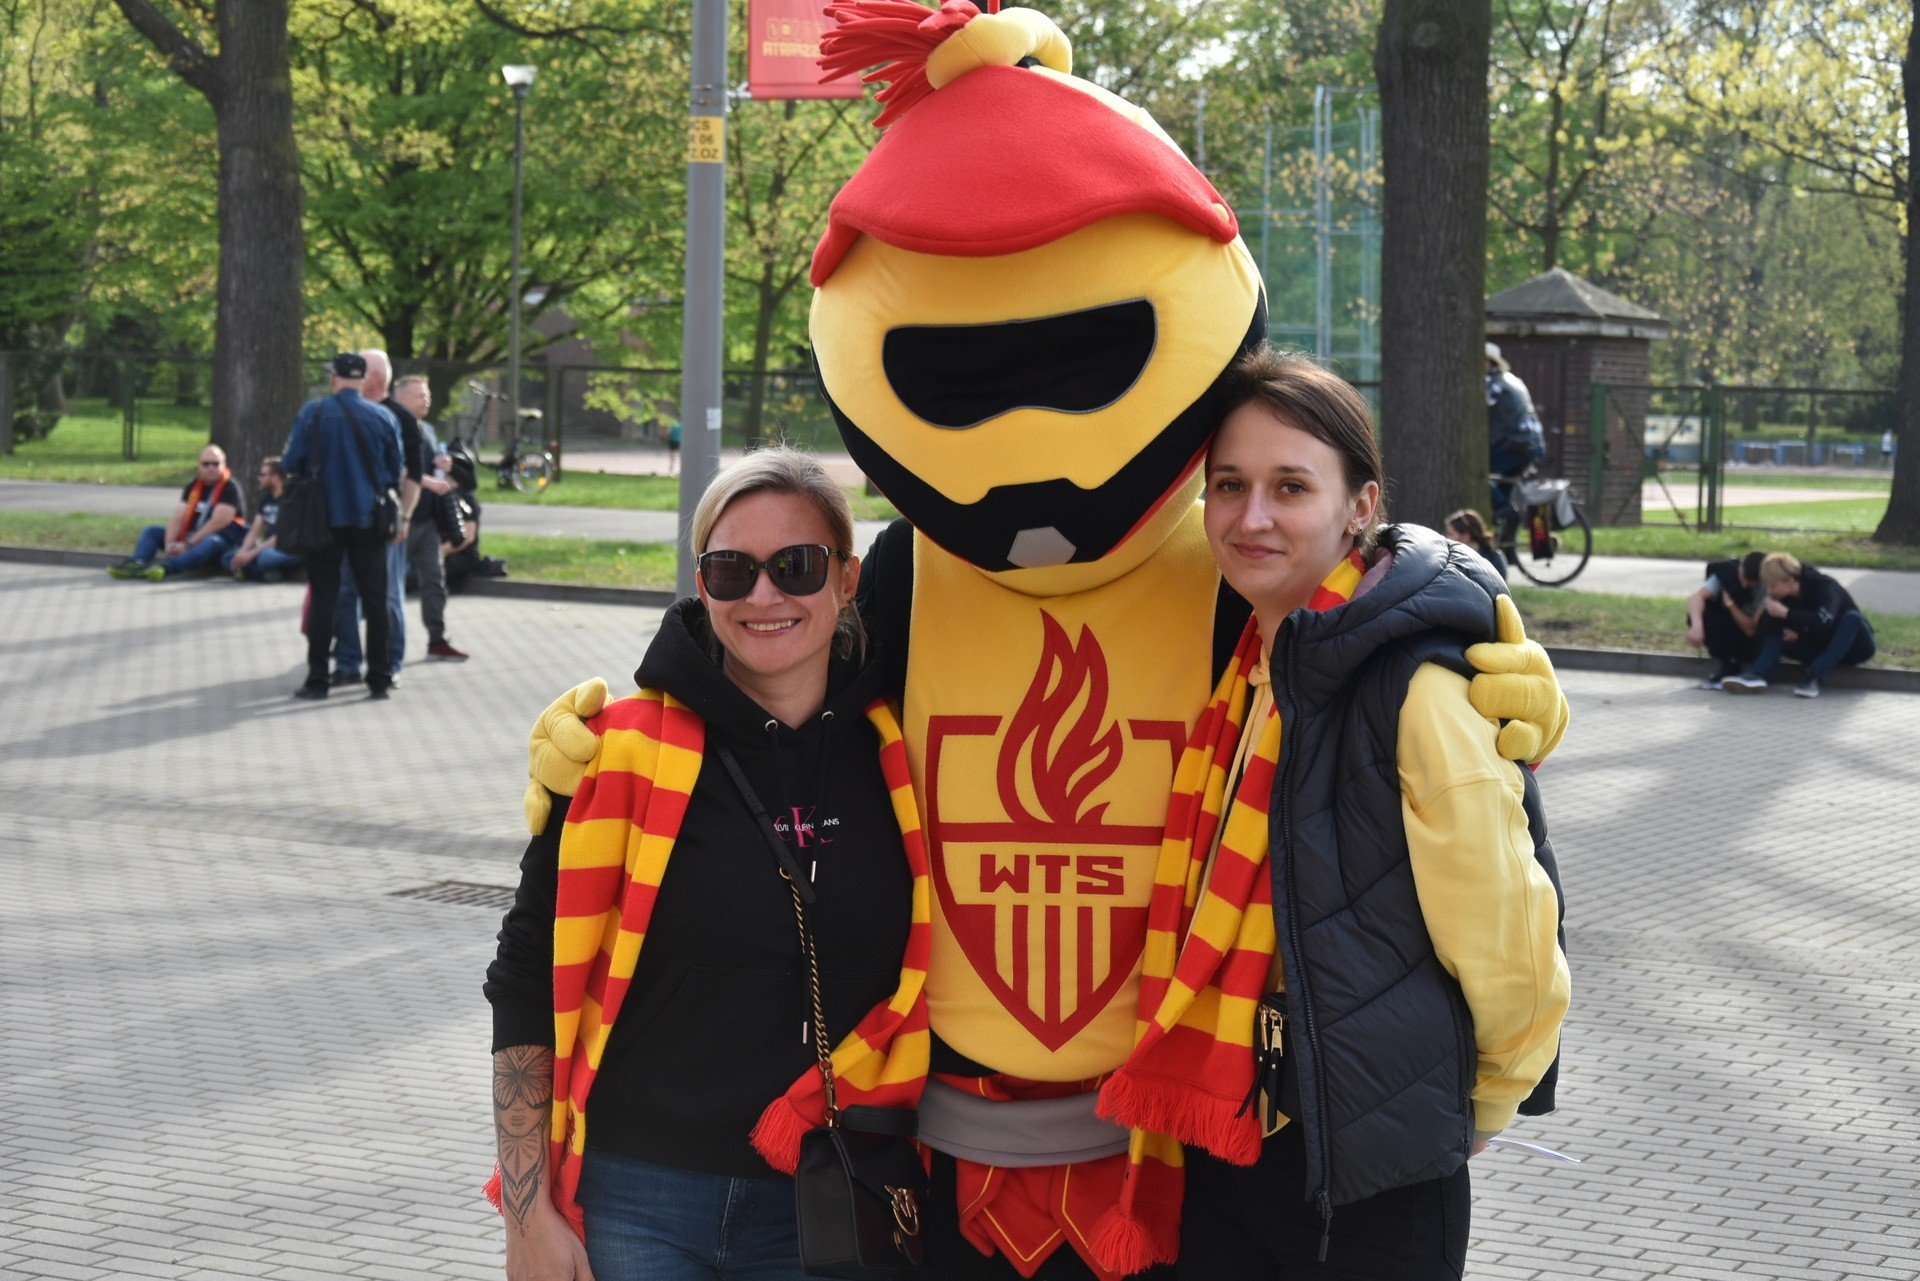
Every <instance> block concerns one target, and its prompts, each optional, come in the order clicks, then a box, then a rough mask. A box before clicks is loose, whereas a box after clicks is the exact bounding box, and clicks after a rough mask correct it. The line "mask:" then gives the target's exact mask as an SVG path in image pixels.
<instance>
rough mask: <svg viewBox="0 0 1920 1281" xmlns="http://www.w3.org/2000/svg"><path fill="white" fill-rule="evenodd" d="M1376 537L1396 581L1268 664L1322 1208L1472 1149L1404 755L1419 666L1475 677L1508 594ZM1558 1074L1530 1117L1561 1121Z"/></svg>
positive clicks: (1413, 534) (1307, 616)
mask: <svg viewBox="0 0 1920 1281" xmlns="http://www.w3.org/2000/svg"><path fill="white" fill-rule="evenodd" d="M1381 542H1382V545H1383V546H1384V547H1386V548H1387V549H1388V550H1389V551H1391V552H1392V553H1393V557H1394V560H1393V564H1392V567H1391V568H1390V569H1389V570H1388V571H1387V573H1386V575H1385V576H1384V577H1383V578H1382V579H1381V580H1380V581H1379V582H1378V583H1376V584H1375V585H1374V586H1373V587H1372V588H1371V589H1370V590H1369V591H1368V592H1366V594H1364V595H1362V596H1361V597H1359V598H1358V599H1356V600H1354V601H1352V602H1350V603H1348V604H1346V605H1343V606H1341V607H1339V608H1337V609H1333V610H1329V611H1327V612H1325V613H1318V614H1316V613H1310V612H1308V611H1306V610H1296V611H1294V613H1293V615H1292V616H1291V617H1290V618H1289V619H1288V626H1287V627H1286V628H1285V630H1284V632H1283V633H1282V635H1281V637H1280V639H1279V642H1278V643H1277V644H1276V645H1275V649H1274V654H1273V660H1272V671H1273V684H1274V698H1275V701H1276V703H1277V704H1278V706H1279V711H1280V716H1281V722H1282V726H1283V730H1282V737H1281V753H1280V768H1279V772H1278V773H1277V775H1276V778H1275V783H1274V801H1273V806H1272V811H1271V812H1272V832H1271V840H1272V844H1271V851H1272V857H1271V859H1270V860H1269V866H1270V868H1271V872H1272V876H1273V907H1274V918H1275V922H1276V925H1277V928H1278V933H1279V947H1280V950H1281V954H1282V957H1283V960H1284V964H1285V967H1286V968H1285V974H1286V1010H1287V1020H1288V1048H1289V1053H1290V1059H1289V1064H1288V1065H1289V1068H1290V1069H1291V1071H1292V1072H1293V1073H1295V1074H1296V1075H1297V1079H1298V1085H1299V1103H1298V1111H1297V1112H1296V1113H1295V1116H1294V1119H1295V1120H1296V1121H1297V1122H1298V1123H1299V1124H1301V1125H1303V1126H1304V1127H1305V1130H1304V1137H1305V1142H1306V1150H1307V1172H1306V1173H1307V1178H1306V1186H1307V1188H1308V1190H1309V1191H1308V1198H1309V1199H1310V1200H1313V1201H1315V1202H1316V1203H1317V1204H1318V1205H1319V1208H1320V1212H1321V1214H1322V1215H1323V1216H1330V1215H1331V1213H1332V1207H1333V1206H1335V1205H1342V1204H1346V1203H1349V1202H1353V1201H1357V1200H1360V1199H1361V1198H1363V1197H1367V1196H1371V1195H1373V1194H1374V1193H1376V1192H1382V1191H1385V1190H1387V1189H1389V1188H1395V1187H1401V1186H1403V1185H1406V1184H1410V1183H1417V1182H1421V1181H1424V1180H1427V1179H1436V1178H1441V1177H1443V1176H1445V1175H1447V1174H1451V1173H1452V1172H1453V1171H1455V1170H1457V1169H1458V1168H1459V1167H1460V1165H1461V1163H1462V1162H1464V1161H1465V1160H1466V1159H1467V1155H1468V1151H1469V1149H1470V1147H1471V1146H1472V1141H1473V1105H1472V1101H1471V1095H1472V1092H1473V1086H1474V1077H1475V1072H1476V1069H1477V1066H1478V1055H1477V1053H1476V1050H1475V1047H1474V1039H1473V1023H1472V1019H1471V1016H1470V1015H1469V1013H1468V1010H1467V1005H1466V1001H1465V999H1464V998H1463V997H1462V995H1461V993H1460V987H1459V984H1457V983H1456V982H1455V981H1454V980H1453V978H1452V977H1451V976H1449V975H1448V974H1447V972H1446V970H1445V969H1444V968H1442V966H1441V964H1440V962H1439V960H1438V958H1437V957H1435V955H1434V951H1433V942H1432V939H1431V938H1429V936H1428V934H1427V928H1426V922H1425V919H1424V918H1423V917H1422V915H1421V912H1420V901H1419V897H1418V895H1417V894H1416V893H1415V889H1414V880H1413V868H1412V864H1411V861H1410V859H1409V857H1408V851H1407V838H1406V829H1405V825H1404V823H1403V822H1402V820H1401V797H1400V778H1399V770H1398V766H1397V764H1396V761H1395V749H1396V746H1397V744H1398V742H1399V725H1400V707H1401V704H1402V703H1403V702H1404V701H1405V698H1406V692H1407V684H1408V682H1409V681H1411V680H1412V679H1413V674H1414V672H1415V670H1416V669H1417V668H1418V667H1419V666H1420V664H1421V663H1423V662H1440V663H1443V664H1445V665H1447V666H1449V667H1452V668H1453V669H1454V670H1457V671H1460V672H1462V674H1466V675H1471V672H1472V669H1471V667H1470V666H1468V664H1467V663H1466V661H1465V658H1464V657H1463V651H1464V649H1465V647H1466V646H1467V645H1469V644H1473V643H1475V642H1478V641H1482V640H1491V639H1493V636H1494V599H1495V598H1496V597H1497V596H1500V595H1504V594H1505V590H1506V589H1505V584H1503V583H1502V582H1501V581H1500V580H1499V577H1498V576H1497V575H1496V574H1495V573H1494V572H1493V570H1492V568H1491V567H1490V566H1489V565H1488V564H1487V563H1486V561H1484V560H1482V559H1481V558H1480V557H1479V556H1478V555H1477V554H1475V553H1474V551H1473V550H1472V549H1471V548H1469V547H1466V546H1463V545H1461V544H1457V543H1449V542H1448V541H1446V540H1445V539H1443V538H1441V537H1440V536H1439V535H1438V534H1435V533H1434V532H1432V531H1431V530H1427V529H1422V528H1419V527H1417V526H1395V527H1392V528H1390V529H1388V530H1386V531H1385V532H1384V534H1383V536H1382V539H1381ZM1515 768H1516V769H1520V771H1521V773H1522V775H1523V776H1524V778H1525V783H1526V807H1527V819H1528V823H1529V825H1530V827H1531V829H1532V835H1533V839H1534V844H1535V857H1536V858H1538V859H1539V860H1540V862H1541V863H1542V864H1543V865H1544V866H1545V868H1546V870H1547V873H1548V875H1549V876H1550V877H1551V878H1552V879H1553V883H1554V889H1555V892H1556V893H1558V892H1559V885H1560V881H1559V874H1558V870H1557V869H1556V867H1555V865H1554V859H1553V848H1552V846H1551V845H1550V844H1549V843H1548V841H1547V835H1546V823H1545V820H1544V818H1543V817H1542V813H1541V809H1540V800H1539V793H1538V791H1537V789H1536V788H1535V786H1534V783H1533V776H1532V774H1531V773H1530V772H1528V771H1527V770H1525V769H1524V768H1522V767H1520V766H1517V765H1516V766H1515ZM1556 1068H1557V1063H1556ZM1554 1078H1555V1072H1554V1071H1551V1070H1550V1071H1549V1072H1548V1074H1547V1077H1546V1079H1545V1080H1544V1081H1543V1082H1542V1083H1541V1086H1540V1088H1539V1089H1538V1090H1536V1091H1535V1094H1534V1096H1533V1097H1532V1098H1531V1099H1529V1100H1528V1101H1527V1104H1526V1105H1525V1107H1523V1109H1522V1110H1523V1111H1525V1112H1527V1113H1528V1114H1529V1115H1537V1114H1539V1113H1542V1112H1547V1111H1551V1110H1552V1107H1553V1102H1552V1094H1553V1082H1554ZM1291 1093H1292V1091H1291V1090H1289V1091H1288V1094H1289V1095H1290V1094H1291ZM1288 1102H1289V1103H1291V1102H1292V1099H1291V1098H1289V1099H1288Z"/></svg>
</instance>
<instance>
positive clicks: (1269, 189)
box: [1260, 105, 1273, 292]
mask: <svg viewBox="0 0 1920 1281" xmlns="http://www.w3.org/2000/svg"><path fill="white" fill-rule="evenodd" d="M1260 114H1261V115H1262V116H1264V117H1265V121H1264V123H1265V126H1266V128H1265V140H1264V141H1263V142H1262V143H1261V145H1260V287H1261V288H1262V289H1266V288H1267V245H1268V242H1269V241H1271V240H1272V239H1273V108H1272V106H1270V105H1269V106H1264V107H1262V108H1261V109H1260ZM1269 292H1271V291H1269Z"/></svg>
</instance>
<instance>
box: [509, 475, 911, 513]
mask: <svg viewBox="0 0 1920 1281" xmlns="http://www.w3.org/2000/svg"><path fill="white" fill-rule="evenodd" d="M480 480H481V485H480V501H481V502H483V503H512V504H514V505H515V506H525V507H615V508H620V509H622V510H625V511H648V512H670V511H678V510H679V508H680V478H679V477H678V476H627V475H622V474H619V473H616V472H604V471H568V472H564V473H563V474H562V475H561V478H560V479H559V480H558V481H556V482H554V483H553V484H551V485H548V486H547V487H546V489H545V490H543V491H541V492H540V493H538V494H522V493H519V492H517V491H515V490H511V489H500V488H498V487H497V486H496V484H495V483H494V480H493V473H492V472H491V471H486V470H483V471H482V472H481V477H480ZM847 501H848V502H849V503H851V504H852V505H853V518H854V519H855V520H892V519H894V518H895V517H896V516H898V515H899V514H900V513H899V512H898V511H896V510H894V507H893V504H892V503H890V502H888V501H887V500H886V499H884V498H882V497H880V496H879V495H877V494H871V495H870V494H867V493H864V492H863V491H861V490H858V489H849V490H847Z"/></svg>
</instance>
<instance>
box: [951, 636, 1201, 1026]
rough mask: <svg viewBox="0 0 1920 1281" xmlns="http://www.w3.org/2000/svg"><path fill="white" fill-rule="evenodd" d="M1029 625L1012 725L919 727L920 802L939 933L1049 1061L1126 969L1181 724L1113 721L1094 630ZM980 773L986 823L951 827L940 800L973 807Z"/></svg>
mask: <svg viewBox="0 0 1920 1281" xmlns="http://www.w3.org/2000/svg"><path fill="white" fill-rule="evenodd" d="M1040 619H1041V625H1042V631H1043V635H1042V642H1041V649H1040V657H1039V663H1038V666H1037V668H1036V670H1035V671H1034V673H1033V676H1032V679H1031V680H1030V681H1029V683H1028V685H1027V688H1026V692H1025V695H1024V697H1023V698H1022V699H1021V701H1020V703H1019V706H1018V707H1017V708H1016V710H1015V711H1014V713H1013V714H1012V715H1011V716H1010V717H1004V718H1003V717H1000V716H969V715H932V716H930V717H929V718H928V721H927V738H926V767H925V791H926V801H927V833H928V836H929V839H930V840H931V842H932V845H933V850H932V854H933V858H932V865H933V879H934V887H935V892H936V894H937V895H938V897H939V900H940V908H941V911H942V914H943V915H944V916H945V918H946V922H947V926H948V929H949V930H950V932H951V934H952V936H953V938H954V940H955V941H956V942H957V943H958V944H959V946H960V947H961V949H962V950H963V951H964V952H965V954H966V958H967V960H968V962H969V963H970V964H971V966H972V968H973V970H974V972H975V973H976V974H977V975H978V976H979V978H980V980H981V981H982V982H983V983H984V984H985V985H986V987H987V989H988V990H989V991H990V992H991V993H992V995H993V996H994V998H995V999H996V1000H997V1001H999V1002H1000V1003H1001V1005H1002V1006H1003V1008H1004V1009H1005V1010H1006V1011H1007V1013H1008V1014H1010V1015H1011V1016H1012V1017H1013V1018H1014V1019H1015V1020H1016V1021H1017V1022H1018V1023H1019V1024H1020V1025H1021V1026H1022V1027H1023V1028H1025V1029H1026V1030H1027V1031H1028V1032H1029V1033H1030V1034H1031V1035H1032V1036H1033V1037H1034V1039H1035V1040H1037V1041H1038V1042H1039V1043H1040V1044H1041V1045H1043V1046H1045V1047H1046V1048H1047V1049H1048V1050H1050V1051H1054V1050H1059V1049H1060V1048H1061V1047H1062V1046H1064V1045H1065V1044H1066V1043H1067V1041H1068V1040H1069V1039H1070V1038H1072V1037H1073V1036H1074V1035H1075V1034H1076V1033H1077V1032H1079V1031H1081V1030H1082V1029H1083V1028H1085V1027H1086V1026H1087V1025H1088V1023H1089V1022H1091V1021H1092V1020H1093V1019H1094V1018H1095V1017H1097V1016H1098V1015H1099V1014H1100V1013H1101V1012H1102V1011H1104V1010H1106V1009H1107V1008H1108V1007H1109V1006H1110V1005H1111V1004H1112V1003H1113V1001H1114V998H1115V996H1116V995H1117V994H1118V993H1119V992H1120V991H1121V990H1122V989H1123V988H1124V987H1126V985H1127V983H1128V981H1129V980H1130V979H1131V978H1132V977H1133V976H1134V974H1135V971H1136V969H1137V967H1138V964H1139V960H1140V952H1141V949H1142V947H1143V946H1144V944H1145V941H1146V926H1147V902H1148V899H1149V897H1150V894H1151V891H1152V884H1153V874H1154V866H1155V863H1156V862H1157V860H1158V854H1159V848H1160V838H1161V820H1162V817H1163V816H1164V813H1165V806H1166V791H1167V786H1168V783H1169V781H1170V779H1171V777H1172V767H1173V764H1174V763H1175V762H1176V761H1177V760H1178V757H1179V753H1180V748H1181V744H1182V742H1183V740H1184V736H1185V726H1184V724H1183V723H1182V722H1180V721H1177V720H1162V719H1142V718H1132V717H1123V716H1119V715H1117V714H1115V713H1113V712H1112V711H1111V710H1110V708H1111V705H1112V703H1113V702H1114V701H1115V700H1114V697H1113V690H1112V688H1111V683H1112V677H1111V674H1110V671H1109V665H1108V660H1107V655H1106V654H1105V652H1104V651H1103V649H1102V647H1101V645H1100V642H1099V639H1098V638H1097V636H1096V635H1095V633H1094V631H1093V629H1092V628H1090V627H1087V626H1084V625H1083V626H1081V627H1080V628H1079V630H1078V634H1077V635H1072V636H1070V635H1069V633H1068V631H1067V629H1066V628H1065V627H1063V626H1062V625H1061V624H1060V622H1059V621H1058V620H1057V619H1056V618H1055V617H1054V615H1053V614H1052V613H1049V612H1047V611H1045V610H1042V611H1040ZM1160 745H1164V754H1163V749H1162V747H1161V746H1160ZM983 776H986V777H990V778H991V779H992V796H993V797H994V798H995V799H996V801H997V808H998V810H999V813H998V814H997V815H989V816H986V817H982V816H980V815H978V814H969V815H967V816H966V817H965V818H958V817H956V816H955V815H954V814H953V813H952V812H951V811H952V809H953V805H952V803H951V795H950V794H951V793H952V792H953V791H954V789H955V788H956V786H959V787H963V788H964V789H965V790H966V792H967V793H968V794H969V795H970V796H972V797H975V798H977V797H979V796H980V794H981V790H982V789H981V783H982V782H983V781H984V778H983ZM943 794H946V795H943ZM1116 810H1120V811H1123V812H1128V811H1130V812H1132V816H1133V817H1134V818H1135V819H1139V818H1150V819H1151V820H1152V821H1150V822H1142V821H1126V820H1125V819H1124V818H1121V817H1116V815H1115V811H1116ZM1130 1020H1131V1012H1130V1011H1129V1012H1128V1021H1129V1026H1130Z"/></svg>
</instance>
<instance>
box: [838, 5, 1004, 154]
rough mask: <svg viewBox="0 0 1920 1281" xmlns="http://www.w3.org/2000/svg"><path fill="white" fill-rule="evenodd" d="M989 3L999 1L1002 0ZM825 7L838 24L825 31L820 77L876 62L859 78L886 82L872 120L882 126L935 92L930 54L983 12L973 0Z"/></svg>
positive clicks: (864, 66) (883, 127)
mask: <svg viewBox="0 0 1920 1281" xmlns="http://www.w3.org/2000/svg"><path fill="white" fill-rule="evenodd" d="M989 3H990V4H991V7H992V8H993V9H995V10H998V9H999V7H1000V6H999V4H998V3H997V0H989ZM823 12H824V13H825V14H826V15H827V17H829V18H831V19H833V20H834V24H835V25H834V26H832V27H830V28H829V29H827V30H826V31H824V32H822V33H821V36H820V60H819V61H820V70H821V73H822V74H821V76H820V79H821V80H822V81H827V80H833V79H836V78H838V77H840V76H844V75H848V74H850V73H852V72H855V71H860V70H862V69H864V68H867V67H873V68H874V70H872V71H868V72H866V74H865V75H863V76H861V77H860V82H861V83H862V84H878V83H885V84H886V85H887V87H886V88H885V89H882V90H881V91H880V92H879V93H877V94H875V95H874V97H875V99H876V100H877V101H878V102H879V103H880V105H881V107H882V108H883V110H882V111H881V112H880V114H879V115H878V116H876V117H875V118H874V121H873V123H874V124H875V125H876V126H877V127H879V128H881V129H885V128H886V127H887V126H888V125H890V124H892V123H893V122H894V121H895V120H898V119H899V118H900V117H901V116H902V115H904V114H905V113H906V111H907V110H908V109H909V108H910V107H912V106H913V104H914V103H916V102H919V101H920V100H921V99H922V98H924V97H926V96H927V95H928V94H930V93H932V92H933V86H932V85H930V84H928V83H927V57H928V55H930V54H932V52H933V51H934V50H935V49H938V48H939V47H940V45H941V44H942V43H943V42H944V41H945V40H946V39H947V37H949V36H951V35H952V34H953V33H954V32H956V31H958V30H960V28H962V27H964V26H966V25H967V24H968V23H969V22H972V21H973V20H974V19H975V18H977V17H979V16H980V9H979V7H978V6H976V5H975V4H973V3H972V0H946V3H944V4H942V5H941V6H940V7H939V8H938V9H928V8H927V7H926V6H925V5H921V4H915V3H913V0H836V2H835V3H833V4H829V5H828V6H827V7H826V8H825V9H824V10H823ZM879 63H884V64H886V65H884V66H877V65H876V64H879Z"/></svg>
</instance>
